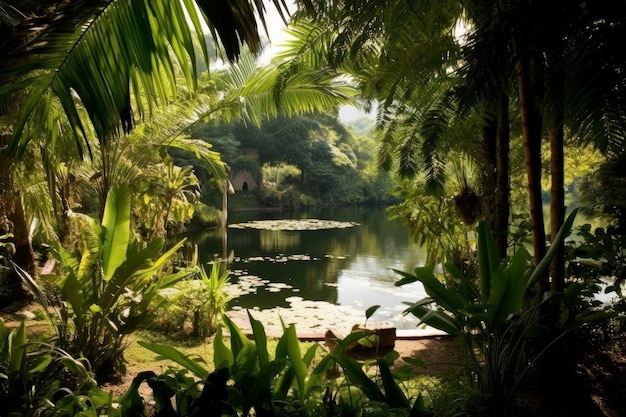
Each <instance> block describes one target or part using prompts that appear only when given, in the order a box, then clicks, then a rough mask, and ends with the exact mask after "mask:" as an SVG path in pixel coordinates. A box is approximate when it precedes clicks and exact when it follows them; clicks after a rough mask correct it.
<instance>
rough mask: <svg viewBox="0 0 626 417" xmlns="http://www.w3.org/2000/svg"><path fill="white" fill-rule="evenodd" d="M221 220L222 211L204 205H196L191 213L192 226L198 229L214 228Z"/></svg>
mask: <svg viewBox="0 0 626 417" xmlns="http://www.w3.org/2000/svg"><path fill="white" fill-rule="evenodd" d="M221 220H222V211H221V210H220V209H218V208H216V207H213V206H207V205H206V204H204V203H198V204H196V206H195V210H194V212H193V219H192V221H191V222H192V225H193V226H195V227H199V228H208V227H215V226H217V225H219V224H220V222H221Z"/></svg>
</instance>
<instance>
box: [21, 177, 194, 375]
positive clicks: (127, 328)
mask: <svg viewBox="0 0 626 417" xmlns="http://www.w3.org/2000/svg"><path fill="white" fill-rule="evenodd" d="M87 221H88V223H86V224H85V228H84V231H83V236H82V241H81V247H82V251H81V253H80V254H79V255H80V257H79V258H75V257H74V255H73V254H72V253H71V252H69V251H67V250H66V249H64V248H63V247H61V246H59V245H57V246H56V247H55V248H54V249H53V256H54V257H55V259H56V260H57V261H58V262H59V263H60V265H61V273H60V274H58V275H51V276H48V277H45V278H46V279H47V280H48V281H49V283H50V284H51V286H52V288H53V289H52V292H49V293H47V292H44V291H43V290H42V289H41V288H40V286H39V285H38V284H37V283H36V282H35V281H34V280H33V278H32V277H31V276H30V275H28V273H27V272H25V271H24V270H22V269H21V268H19V267H18V266H15V268H16V269H17V271H18V272H19V274H20V275H21V277H22V279H23V280H24V282H25V283H26V284H27V285H28V286H29V288H30V289H31V291H32V292H33V293H34V295H35V298H36V300H37V302H39V303H40V304H41V306H42V307H43V308H44V311H46V312H48V311H49V313H47V315H48V318H49V320H50V323H51V325H52V327H53V328H54V330H55V332H56V337H57V341H56V344H57V345H58V346H59V347H60V348H62V349H64V350H66V351H67V352H70V353H71V354H72V355H75V356H76V357H84V358H85V359H87V360H88V361H89V364H90V365H91V367H92V369H93V371H94V372H95V373H96V374H97V375H98V376H99V378H100V380H105V379H107V378H110V377H112V376H115V374H116V373H117V372H121V373H124V369H125V368H124V357H123V352H124V348H125V343H126V338H127V337H128V336H129V335H130V334H131V333H132V332H133V331H134V330H136V329H137V328H138V327H139V326H141V325H145V324H146V323H147V322H148V321H149V320H150V319H151V318H152V315H151V310H150V308H151V307H153V305H154V304H155V303H158V302H159V300H161V301H163V299H162V296H161V295H160V291H161V290H162V289H163V288H166V287H168V286H171V285H173V284H174V283H176V281H178V280H180V279H182V278H184V277H185V276H187V275H189V273H190V271H186V270H182V271H179V272H176V273H171V271H168V270H167V268H168V267H169V265H168V264H167V261H168V260H169V259H170V258H171V257H172V256H173V255H174V254H175V253H176V251H177V250H178V248H179V247H181V245H182V242H179V243H177V244H176V245H174V246H172V247H171V248H169V249H168V250H167V251H166V252H165V253H163V254H161V251H162V250H163V245H164V240H163V238H159V239H156V240H154V241H152V242H150V243H149V244H147V245H145V247H144V246H142V245H141V244H140V242H138V241H137V240H136V239H134V238H133V237H132V235H131V231H130V191H129V190H128V188H119V189H117V188H114V189H112V190H111V191H110V192H109V197H108V198H107V205H106V207H105V211H104V215H103V218H102V223H100V224H99V223H97V222H96V221H94V220H93V219H88V220H87Z"/></svg>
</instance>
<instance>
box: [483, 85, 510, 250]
mask: <svg viewBox="0 0 626 417" xmlns="http://www.w3.org/2000/svg"><path fill="white" fill-rule="evenodd" d="M493 113H494V114H492V115H491V117H486V118H485V127H484V128H483V144H484V147H485V152H486V155H487V157H486V160H487V163H486V166H485V167H484V169H483V172H484V174H483V190H482V193H483V197H484V205H483V210H484V212H483V218H484V219H486V221H487V223H488V225H489V228H490V229H491V230H492V231H493V232H494V238H495V241H496V248H497V249H498V254H499V256H500V258H506V255H507V249H508V236H509V214H510V207H509V201H510V199H511V197H510V195H511V187H510V181H509V149H510V144H509V140H510V137H509V136H510V135H509V98H508V97H507V96H506V94H501V96H500V98H499V99H497V100H496V102H495V103H494V110H493Z"/></svg>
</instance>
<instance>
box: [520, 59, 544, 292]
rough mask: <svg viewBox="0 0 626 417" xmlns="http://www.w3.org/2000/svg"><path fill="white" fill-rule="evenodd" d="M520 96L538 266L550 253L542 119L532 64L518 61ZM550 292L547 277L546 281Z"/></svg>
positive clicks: (534, 246)
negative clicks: (533, 85)
mask: <svg viewBox="0 0 626 417" xmlns="http://www.w3.org/2000/svg"><path fill="white" fill-rule="evenodd" d="M517 78H518V94H519V102H520V113H521V120H522V136H523V140H524V155H525V160H526V175H527V179H528V202H529V206H530V221H531V227H532V235H533V257H534V260H535V263H536V264H538V263H539V262H540V261H541V259H543V257H544V255H545V253H546V231H545V226H544V220H543V207H542V201H541V118H540V114H539V111H538V110H537V107H536V105H535V98H534V95H533V91H532V89H531V86H530V60H529V59H528V58H526V57H520V58H519V59H518V61H517ZM541 285H542V287H543V288H544V289H546V288H547V277H546V279H544V280H543V281H542V284H541Z"/></svg>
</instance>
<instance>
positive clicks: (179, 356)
mask: <svg viewBox="0 0 626 417" xmlns="http://www.w3.org/2000/svg"><path fill="white" fill-rule="evenodd" d="M137 343H138V344H139V345H140V346H143V347H145V348H146V349H148V350H151V351H152V352H154V353H157V354H159V355H161V356H162V357H164V358H166V359H169V360H171V361H174V362H176V363H177V364H179V365H181V366H183V367H184V368H185V369H187V370H189V371H190V372H191V373H193V374H194V375H195V376H197V377H198V378H200V379H202V380H205V379H206V377H207V376H208V375H209V371H208V370H206V369H205V368H204V367H202V366H201V365H200V361H199V360H194V359H191V357H190V356H188V355H185V354H184V353H182V352H181V351H180V350H178V349H176V348H174V347H172V346H168V345H162V344H160V343H149V342H144V341H142V340H140V341H138V342H137ZM202 362H204V361H202Z"/></svg>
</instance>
